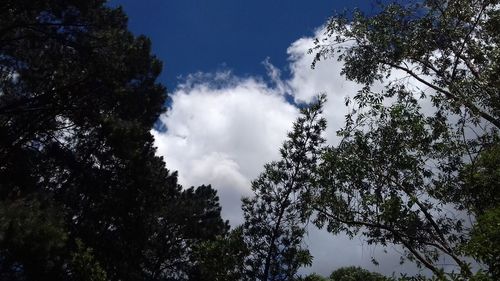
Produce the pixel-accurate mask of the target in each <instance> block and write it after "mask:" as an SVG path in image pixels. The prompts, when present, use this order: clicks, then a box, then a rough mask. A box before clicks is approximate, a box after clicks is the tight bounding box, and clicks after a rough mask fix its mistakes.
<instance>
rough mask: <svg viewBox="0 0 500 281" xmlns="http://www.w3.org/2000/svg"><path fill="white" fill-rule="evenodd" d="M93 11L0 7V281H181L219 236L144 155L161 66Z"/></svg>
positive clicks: (119, 19)
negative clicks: (198, 253)
mask: <svg viewBox="0 0 500 281" xmlns="http://www.w3.org/2000/svg"><path fill="white" fill-rule="evenodd" d="M105 2H106V1H103V0H90V1H78V0H61V1H23V0H21V1H18V0H15V1H14V0H7V1H2V2H1V3H0V202H1V204H0V212H1V215H2V216H1V219H0V234H1V235H0V246H1V248H0V276H1V277H2V278H4V279H10V280H64V279H72V280H77V279H80V280H85V279H91V280H103V279H109V280H140V279H147V280H160V279H162V280H169V279H176V280H179V279H183V278H187V277H186V276H187V274H188V273H187V272H188V271H189V268H190V266H191V265H192V264H193V263H194V262H193V260H192V256H191V253H192V247H193V245H194V244H196V243H198V242H199V241H203V240H206V239H215V237H216V236H217V235H222V234H224V233H225V232H226V231H227V223H226V222H224V221H223V220H222V219H221V218H220V206H219V203H218V198H217V196H216V194H215V191H214V190H213V189H211V187H210V186H201V187H199V188H197V189H194V188H191V189H188V190H185V191H182V189H181V187H180V186H179V185H178V184H177V175H176V173H171V172H169V171H168V170H167V169H166V168H165V163H164V162H163V159H162V158H160V157H157V156H155V151H156V149H155V148H154V147H153V137H152V135H151V134H150V132H149V131H150V129H151V128H152V126H153V124H154V122H155V121H156V120H157V118H158V116H159V114H160V113H162V112H163V110H164V103H165V100H166V93H165V88H164V87H163V86H162V85H161V84H159V83H157V82H156V78H157V77H158V75H159V73H160V71H161V63H160V61H158V60H157V59H156V58H155V57H154V56H152V55H151V53H150V47H151V43H150V41H149V40H148V39H147V38H145V37H143V36H139V37H134V36H133V35H132V34H131V33H130V32H129V31H128V30H127V20H126V16H125V15H124V14H123V12H122V11H121V9H120V8H111V7H109V6H107V5H105Z"/></svg>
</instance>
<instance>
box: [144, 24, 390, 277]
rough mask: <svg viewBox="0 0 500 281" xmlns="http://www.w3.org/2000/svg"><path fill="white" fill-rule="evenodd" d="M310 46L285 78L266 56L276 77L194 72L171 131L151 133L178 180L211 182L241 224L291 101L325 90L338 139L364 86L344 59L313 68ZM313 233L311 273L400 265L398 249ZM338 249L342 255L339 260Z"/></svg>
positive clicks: (287, 126) (273, 154) (294, 53)
mask: <svg viewBox="0 0 500 281" xmlns="http://www.w3.org/2000/svg"><path fill="white" fill-rule="evenodd" d="M319 32H321V31H318V32H317V34H316V36H320V35H321V34H320V33H319ZM312 46H313V38H301V39H299V40H297V41H295V42H294V43H293V44H291V46H290V47H289V48H288V50H287V53H288V56H289V69H290V74H291V76H290V78H289V79H285V80H283V79H281V77H280V70H279V69H277V68H276V67H274V66H273V65H272V64H271V63H270V62H269V60H268V59H266V60H265V61H264V62H263V67H265V68H266V69H267V70H268V75H269V79H268V80H270V82H271V83H267V82H266V81H264V80H263V79H260V78H256V77H247V78H238V77H235V76H234V75H232V74H231V72H218V73H215V74H206V73H197V74H193V75H190V76H189V77H187V79H186V80H185V82H184V83H182V84H180V85H178V87H177V89H176V90H175V91H174V92H173V93H172V94H171V96H172V106H171V108H170V109H169V110H168V111H167V113H165V114H164V115H162V116H161V117H160V121H161V122H162V123H163V124H164V125H165V127H166V128H167V130H166V131H165V132H160V131H153V134H154V136H155V141H156V145H157V146H158V154H159V155H162V156H164V157H165V161H166V163H167V167H168V168H169V169H172V170H177V171H179V181H180V183H181V184H182V185H184V186H198V185H201V184H208V183H210V184H212V185H213V186H214V187H215V188H216V189H217V190H218V192H219V196H220V198H221V204H222V208H223V209H222V215H223V217H224V218H226V219H229V220H230V222H231V224H232V225H238V224H239V223H241V222H242V212H241V201H240V200H241V197H242V196H249V195H251V190H250V186H251V180H252V179H255V178H256V177H257V176H258V175H259V173H260V172H261V171H262V170H263V165H264V164H265V163H267V162H270V161H272V160H277V159H279V148H280V146H281V144H282V143H283V141H284V140H285V138H286V133H287V132H288V131H290V130H291V128H292V124H293V122H294V121H295V119H296V117H297V116H298V114H299V110H298V109H297V108H296V107H295V106H294V105H292V104H291V102H290V101H291V99H293V102H294V103H304V102H306V103H307V102H310V101H311V100H312V99H313V98H314V97H315V96H316V95H318V94H319V93H326V94H327V97H328V102H327V104H326V105H325V108H324V116H325V118H326V119H327V121H328V129H327V132H326V138H327V140H328V142H329V143H335V142H336V140H337V139H336V133H335V132H336V130H338V129H339V128H340V127H341V126H342V124H343V123H344V116H345V114H346V113H347V111H348V109H347V108H346V107H345V105H344V99H345V97H346V96H353V95H354V94H355V93H356V92H357V90H358V89H360V86H358V85H356V84H355V83H353V82H349V81H346V80H345V78H344V77H342V76H341V75H340V69H341V67H342V65H341V64H340V63H339V62H337V61H336V60H327V61H324V62H321V63H320V64H318V65H317V67H316V69H314V70H313V69H311V63H312V60H313V56H312V55H309V54H307V51H308V49H309V48H311V47H312ZM270 84H271V85H270ZM310 231H311V232H310V236H309V237H310V241H308V242H306V243H308V244H309V247H310V250H311V252H312V254H313V256H315V263H314V264H313V267H312V268H310V269H308V270H307V271H308V272H309V271H315V272H318V273H322V274H329V273H330V272H331V271H332V270H333V269H334V268H335V267H338V266H340V265H352V264H357V265H361V266H363V267H365V268H369V269H370V268H371V269H373V270H377V271H384V272H387V273H391V272H393V271H394V270H397V268H395V266H396V265H397V264H398V261H399V260H398V256H397V255H393V256H390V257H389V256H386V255H383V254H382V250H383V249H377V250H376V251H375V249H373V248H369V247H368V246H366V245H365V246H363V245H362V244H361V243H360V241H359V240H353V241H350V240H349V239H348V238H346V237H332V235H331V234H329V233H325V232H322V231H318V230H313V229H311V230H310ZM367 247H368V248H367ZM339 252H342V256H343V258H342V259H339V260H338V261H335V260H336V259H335V256H336V253H339ZM373 256H376V257H378V258H380V259H385V264H386V267H384V268H382V267H380V268H374V266H373V265H372V264H371V262H370V260H371V257H373ZM389 260H390V261H389ZM340 263H345V264H340Z"/></svg>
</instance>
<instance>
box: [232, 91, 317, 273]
mask: <svg viewBox="0 0 500 281" xmlns="http://www.w3.org/2000/svg"><path fill="white" fill-rule="evenodd" d="M323 103H324V97H319V99H318V101H317V102H316V103H314V104H312V105H310V106H309V107H306V108H304V109H302V111H301V116H300V117H299V118H298V119H297V121H296V122H295V123H294V126H293V131H292V132H290V133H289V134H288V139H287V140H286V141H285V143H284V144H283V147H282V148H281V150H280V152H281V160H279V161H277V162H271V163H269V164H267V165H265V167H264V172H263V173H262V174H261V175H260V176H259V177H258V178H257V179H256V180H255V181H253V182H252V190H253V192H254V196H253V197H252V198H245V199H243V207H242V208H243V213H244V218H245V223H244V225H243V235H244V239H245V242H246V244H247V245H248V246H247V247H248V251H249V256H248V257H247V259H246V265H247V266H248V269H249V270H248V274H247V278H249V279H250V280H261V281H268V280H295V278H296V276H295V275H296V272H297V270H298V269H299V268H300V266H302V265H306V264H309V263H310V262H311V257H310V255H309V252H308V251H307V250H306V249H304V248H303V247H302V238H303V236H304V233H305V229H304V228H305V226H304V224H305V223H306V222H307V220H308V219H309V215H310V211H309V209H308V206H307V205H308V202H309V198H310V197H311V195H312V193H314V181H315V175H316V174H315V172H314V171H315V169H316V168H315V167H316V163H317V157H318V156H319V153H320V151H321V144H322V143H323V142H324V140H323V138H322V137H321V132H322V131H323V130H324V129H325V127H326V121H325V120H324V119H323V118H321V117H320V114H321V110H322V109H321V108H322V105H323Z"/></svg>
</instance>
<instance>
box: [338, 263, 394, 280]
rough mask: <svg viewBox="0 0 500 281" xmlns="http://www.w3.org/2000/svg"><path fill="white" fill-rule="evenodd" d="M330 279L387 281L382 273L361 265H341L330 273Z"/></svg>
mask: <svg viewBox="0 0 500 281" xmlns="http://www.w3.org/2000/svg"><path fill="white" fill-rule="evenodd" d="M330 280H332V281H389V280H391V279H389V278H387V277H385V276H383V275H382V274H379V273H375V272H370V271H368V270H366V269H363V268H361V267H355V266H349V267H341V268H339V269H337V270H335V271H333V272H332V273H331V274H330Z"/></svg>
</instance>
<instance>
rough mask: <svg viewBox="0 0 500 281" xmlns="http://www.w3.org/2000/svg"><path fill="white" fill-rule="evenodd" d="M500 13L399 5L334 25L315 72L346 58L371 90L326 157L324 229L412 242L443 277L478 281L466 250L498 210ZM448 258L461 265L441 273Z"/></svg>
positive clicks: (435, 3) (486, 5)
mask: <svg viewBox="0 0 500 281" xmlns="http://www.w3.org/2000/svg"><path fill="white" fill-rule="evenodd" d="M498 4H499V3H498V1H472V2H471V1H446V0H428V1H417V2H412V3H398V2H395V3H393V4H390V5H387V6H383V7H382V10H381V12H380V13H378V14H376V15H374V16H366V15H364V14H363V13H361V12H359V11H356V12H355V13H354V14H353V16H352V18H347V17H346V16H342V15H339V16H335V17H333V18H332V19H331V20H330V21H329V22H328V24H327V28H326V33H325V37H324V38H319V39H317V40H316V46H315V48H313V49H312V50H311V52H316V57H315V61H314V63H313V67H314V65H315V64H316V63H319V61H320V60H322V59H327V58H332V57H334V58H337V59H338V60H339V61H341V62H342V63H343V69H342V73H343V74H344V75H345V76H346V78H347V79H350V80H354V81H356V82H358V83H360V84H362V85H364V88H363V89H362V90H361V91H359V92H358V93H357V94H356V95H355V97H354V99H353V100H348V101H347V103H351V104H352V105H353V106H354V107H353V108H354V110H353V111H352V112H351V113H350V114H348V115H347V116H346V124H345V127H344V128H342V129H341V130H339V131H338V134H339V135H340V136H341V137H342V141H341V142H340V144H338V145H336V146H331V147H329V148H328V149H327V150H326V152H325V153H324V155H323V163H322V164H321V168H320V169H321V171H322V175H323V176H322V178H323V179H322V181H323V182H322V188H321V190H322V191H321V195H320V196H318V199H317V204H316V206H315V209H316V211H317V212H318V217H317V219H316V224H317V225H318V226H320V227H323V226H326V228H327V229H328V230H329V231H331V232H334V233H337V232H341V231H342V232H347V233H348V234H351V235H354V234H357V233H361V234H363V235H364V236H365V237H366V239H367V241H368V242H369V243H377V244H382V245H388V244H398V245H401V246H402V247H403V248H404V249H405V251H406V253H405V255H404V256H403V257H406V258H408V259H409V260H412V261H415V262H416V263H417V264H418V265H422V266H424V267H426V268H427V269H429V270H431V271H432V272H433V274H434V275H435V276H437V277H438V278H441V279H446V278H455V277H456V276H457V274H458V275H459V276H462V277H463V278H471V277H472V276H473V275H474V272H473V270H472V267H471V265H470V262H469V260H470V259H469V258H467V257H466V256H468V255H469V254H468V253H466V252H464V251H463V249H464V245H467V243H468V241H469V240H470V239H471V230H472V229H473V226H472V224H473V223H471V222H470V221H474V220H476V219H477V218H478V217H480V216H481V215H482V214H483V213H484V212H485V211H486V210H489V209H491V208H496V207H497V206H499V201H498V198H499V197H498V196H499V189H498V182H499V178H498V173H497V172H496V169H497V168H496V167H497V166H495V165H496V163H497V162H498V155H497V154H495V153H492V151H496V147H497V146H498V140H499V139H498V137H499V135H498V129H499V128H500V123H499V120H500V119H499V108H500V103H499V102H500V99H499V96H498V93H499V86H500V84H498V70H499V61H500V60H499V57H498V56H499V54H500V52H499V49H498V40H499V38H500V37H499V28H498V26H499V24H498V19H499V15H500V10H499V9H498ZM375 84H377V85H380V84H381V85H384V87H383V90H378V89H380V87H378V86H377V87H373V86H374V85H375ZM495 155H496V156H495ZM490 163H491V164H490ZM493 213H494V211H493ZM491 216H492V213H489V217H488V218H484V221H483V220H482V219H479V220H478V222H477V224H476V226H475V227H474V228H476V229H477V230H476V233H477V234H476V236H475V238H474V239H482V238H478V237H480V236H481V235H482V234H478V233H483V234H484V233H485V232H483V231H486V230H485V229H483V228H482V227H481V225H483V224H484V222H485V221H489V222H491V219H492V218H491ZM472 235H473V236H474V234H472ZM481 237H483V236H481ZM493 237H494V236H492V237H490V238H491V239H495V238H493ZM474 239H472V241H477V240H474ZM494 248H495V247H493V248H491V250H492V251H493V252H495V251H496V250H493V249H494ZM476 250H478V251H480V250H479V249H476ZM493 252H492V253H493ZM476 254H479V253H478V252H476ZM480 255H481V256H482V257H483V258H485V259H488V258H486V255H483V254H480ZM445 256H446V257H447V258H449V259H451V260H453V263H454V264H455V265H456V268H453V269H451V270H450V267H448V268H447V269H445V268H444V267H442V266H441V265H440V264H441V259H442V258H443V257H445ZM488 260H489V259H488ZM486 263H487V264H488V262H486ZM488 266H489V269H488V271H489V272H490V274H493V272H495V271H496V266H497V265H494V264H491V263H490V264H488ZM476 268H477V267H476Z"/></svg>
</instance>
